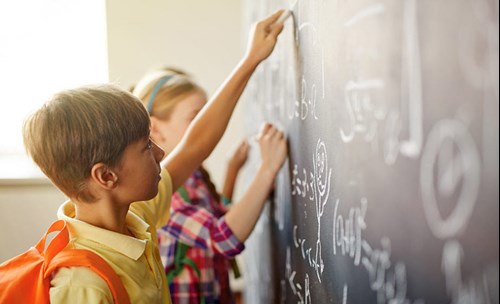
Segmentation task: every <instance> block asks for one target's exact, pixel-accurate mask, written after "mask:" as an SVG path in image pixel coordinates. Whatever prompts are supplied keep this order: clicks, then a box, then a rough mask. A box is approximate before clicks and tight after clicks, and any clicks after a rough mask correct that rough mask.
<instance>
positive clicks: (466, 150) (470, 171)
mask: <svg viewBox="0 0 500 304" xmlns="http://www.w3.org/2000/svg"><path fill="white" fill-rule="evenodd" d="M436 165H437V167H438V173H439V174H438V176H437V177H436V175H435V174H434V168H435V166H436ZM436 179H437V180H436ZM459 180H461V181H462V182H461V183H459ZM479 182H480V161H479V152H478V151H477V148H476V144H475V143H474V139H473V138H472V136H471V135H470V133H469V132H468V130H467V129H466V127H465V126H464V125H463V124H462V123H461V122H460V121H457V120H442V121H440V122H438V123H437V124H436V125H435V126H434V127H433V128H432V130H431V132H430V134H429V136H428V138H427V143H426V147H425V151H424V153H423V155H422V160H421V167H420V188H421V192H422V201H423V203H424V210H425V215H426V218H427V223H428V224H429V227H430V228H431V230H432V232H433V233H434V235H435V236H436V237H438V238H441V239H445V238H450V237H454V236H457V235H458V234H459V233H461V232H463V231H464V229H465V228H466V226H467V223H468V220H469V218H470V216H471V213H472V211H473V209H474V206H475V204H476V197H477V195H478V191H479ZM436 185H437V189H436ZM459 186H461V189H457V188H459ZM456 190H460V194H459V197H458V198H457V199H456V207H455V208H454V209H453V212H452V213H451V214H450V215H449V216H448V217H446V218H443V217H442V215H441V213H440V211H439V207H438V205H439V201H438V198H443V197H449V196H451V194H452V193H454V192H455V191H456Z"/></svg>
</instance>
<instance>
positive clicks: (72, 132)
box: [23, 85, 150, 202]
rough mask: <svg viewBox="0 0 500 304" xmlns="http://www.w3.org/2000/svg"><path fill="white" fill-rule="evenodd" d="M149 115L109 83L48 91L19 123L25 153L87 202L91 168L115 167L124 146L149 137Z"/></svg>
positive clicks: (65, 189) (90, 197)
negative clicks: (47, 97)
mask: <svg viewBox="0 0 500 304" xmlns="http://www.w3.org/2000/svg"><path fill="white" fill-rule="evenodd" d="M149 124H150V120H149V115H148V113H147V111H146V109H145V108H144V106H143V105H142V104H141V102H140V101H139V100H138V99H137V98H136V97H134V96H133V95H132V94H130V93H128V92H126V91H125V90H122V89H120V88H118V87H116V86H113V85H98V86H86V87H81V88H77V89H72V90H67V91H62V92H60V93H57V94H56V95H54V96H53V97H52V98H51V99H50V100H49V101H48V102H46V103H45V104H44V105H43V106H42V107H41V108H40V109H38V110H37V111H36V112H35V113H33V114H32V115H30V116H29V117H28V118H27V119H26V120H25V122H24V127H23V139H24V145H25V147H26V151H27V152H28V154H29V155H30V156H31V157H32V158H33V160H34V161H35V162H36V164H37V165H38V166H39V167H40V169H41V170H42V171H43V172H44V173H45V174H46V175H47V176H48V177H49V178H50V179H51V180H52V182H53V183H54V184H55V185H56V186H57V187H58V188H59V189H61V191H63V192H64V193H65V194H66V195H67V196H68V197H70V198H71V197H76V198H78V199H80V200H82V201H86V202H92V201H94V200H95V197H94V195H93V194H92V193H90V191H89V189H88V188H87V182H86V181H87V179H88V178H89V176H90V173H91V169H92V166H93V165H95V164H97V163H101V162H102V163H105V164H107V165H108V166H110V167H114V166H119V165H120V160H121V156H122V154H123V151H124V150H125V148H126V147H127V146H128V145H129V144H130V143H132V142H134V141H137V140H139V139H142V138H147V136H149V128H150V125H149Z"/></svg>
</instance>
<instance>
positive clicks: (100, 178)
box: [90, 163, 118, 190]
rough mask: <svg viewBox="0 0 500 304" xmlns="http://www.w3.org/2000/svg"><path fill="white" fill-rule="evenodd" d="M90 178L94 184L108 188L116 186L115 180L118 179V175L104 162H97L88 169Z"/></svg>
mask: <svg viewBox="0 0 500 304" xmlns="http://www.w3.org/2000/svg"><path fill="white" fill-rule="evenodd" d="M90 178H91V179H92V180H93V181H94V183H95V184H97V185H99V186H100V187H102V188H104V189H108V190H111V189H113V188H114V187H116V182H117V181H118V175H116V173H115V172H114V171H113V170H111V168H110V167H109V166H108V165H106V164H104V163H97V164H95V165H94V166H92V169H91V170H90Z"/></svg>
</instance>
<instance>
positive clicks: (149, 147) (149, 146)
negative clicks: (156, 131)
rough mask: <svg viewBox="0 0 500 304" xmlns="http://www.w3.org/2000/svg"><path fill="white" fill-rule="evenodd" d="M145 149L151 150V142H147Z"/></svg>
mask: <svg viewBox="0 0 500 304" xmlns="http://www.w3.org/2000/svg"><path fill="white" fill-rule="evenodd" d="M146 148H147V149H152V148H153V142H152V141H151V139H150V140H148V143H147V144H146Z"/></svg>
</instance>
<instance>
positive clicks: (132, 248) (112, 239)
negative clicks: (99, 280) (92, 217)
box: [57, 201, 151, 260]
mask: <svg viewBox="0 0 500 304" xmlns="http://www.w3.org/2000/svg"><path fill="white" fill-rule="evenodd" d="M57 217H58V218H59V219H61V220H64V221H66V223H68V228H69V231H70V233H71V237H72V238H84V239H89V240H92V241H94V242H97V243H99V244H102V245H105V246H107V247H110V248H112V249H114V250H116V251H118V252H120V253H122V254H123V255H125V256H128V257H129V258H131V259H134V260H137V259H139V258H140V257H141V255H142V254H143V253H144V251H145V250H146V244H147V241H148V240H151V234H150V233H149V232H148V231H147V230H148V228H149V225H148V224H147V223H146V222H144V221H143V220H142V219H141V218H140V217H139V216H137V215H136V214H134V213H132V212H131V211H129V212H128V213H127V218H126V220H125V222H126V224H127V227H128V228H129V229H130V230H131V231H132V232H133V233H134V235H135V236H136V237H131V236H128V235H124V234H121V233H118V232H114V231H110V230H107V229H103V228H99V227H96V226H93V225H90V224H88V223H86V222H83V221H80V220H77V219H75V218H74V217H75V206H74V204H73V203H72V202H71V201H67V202H65V203H64V204H62V205H61V206H60V207H59V210H58V211H57Z"/></svg>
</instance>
